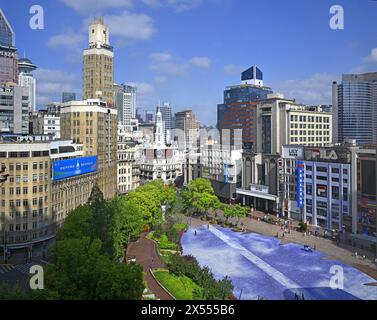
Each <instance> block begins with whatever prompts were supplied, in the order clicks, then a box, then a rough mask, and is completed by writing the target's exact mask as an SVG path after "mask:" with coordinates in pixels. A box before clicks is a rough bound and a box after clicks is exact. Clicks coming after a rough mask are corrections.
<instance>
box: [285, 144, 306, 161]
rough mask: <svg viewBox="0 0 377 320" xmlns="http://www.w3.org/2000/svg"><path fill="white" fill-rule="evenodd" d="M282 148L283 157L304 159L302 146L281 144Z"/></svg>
mask: <svg viewBox="0 0 377 320" xmlns="http://www.w3.org/2000/svg"><path fill="white" fill-rule="evenodd" d="M282 150H283V158H285V159H304V147H299V146H298V147H296V146H283V148H282Z"/></svg>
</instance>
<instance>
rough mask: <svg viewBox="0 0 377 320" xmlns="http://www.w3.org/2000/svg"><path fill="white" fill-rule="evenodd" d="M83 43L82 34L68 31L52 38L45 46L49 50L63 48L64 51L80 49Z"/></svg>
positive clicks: (83, 37)
mask: <svg viewBox="0 0 377 320" xmlns="http://www.w3.org/2000/svg"><path fill="white" fill-rule="evenodd" d="M84 43H85V36H84V35H83V34H82V33H78V32H75V31H73V30H68V31H67V32H65V33H62V34H58V35H55V36H52V37H51V38H50V39H49V40H48V42H47V45H48V46H49V47H50V48H58V47H63V48H66V49H75V48H82V46H83V44H84Z"/></svg>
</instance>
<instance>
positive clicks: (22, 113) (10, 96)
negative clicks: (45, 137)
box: [0, 84, 29, 134]
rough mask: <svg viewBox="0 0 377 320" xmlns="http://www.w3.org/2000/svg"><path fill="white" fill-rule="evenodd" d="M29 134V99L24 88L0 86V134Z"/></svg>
mask: <svg viewBox="0 0 377 320" xmlns="http://www.w3.org/2000/svg"><path fill="white" fill-rule="evenodd" d="M1 132H3V133H14V134H28V133H29V97H28V90H27V88H26V87H21V86H17V85H14V84H9V85H0V133H1Z"/></svg>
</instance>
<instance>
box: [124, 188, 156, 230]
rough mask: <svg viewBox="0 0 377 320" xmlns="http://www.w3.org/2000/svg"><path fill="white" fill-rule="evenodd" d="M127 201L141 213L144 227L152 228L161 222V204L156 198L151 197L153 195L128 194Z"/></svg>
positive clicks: (148, 193) (144, 193)
mask: <svg viewBox="0 0 377 320" xmlns="http://www.w3.org/2000/svg"><path fill="white" fill-rule="evenodd" d="M127 200H128V202H129V203H131V204H133V205H134V206H135V207H137V208H138V209H139V210H140V211H141V213H142V216H143V222H144V224H145V225H149V226H153V225H155V224H158V223H160V222H161V221H162V211H161V203H160V201H159V199H158V198H156V197H154V196H153V193H150V192H147V191H134V192H130V193H129V194H128V195H127Z"/></svg>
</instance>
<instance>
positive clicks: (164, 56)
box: [150, 52, 173, 62]
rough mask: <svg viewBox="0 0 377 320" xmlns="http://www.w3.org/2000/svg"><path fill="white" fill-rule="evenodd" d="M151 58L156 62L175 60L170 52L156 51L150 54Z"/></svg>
mask: <svg viewBox="0 0 377 320" xmlns="http://www.w3.org/2000/svg"><path fill="white" fill-rule="evenodd" d="M150 58H151V59H152V60H154V61H156V62H168V61H171V60H173V57H172V55H171V54H170V53H168V52H155V53H152V54H151V55H150Z"/></svg>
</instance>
